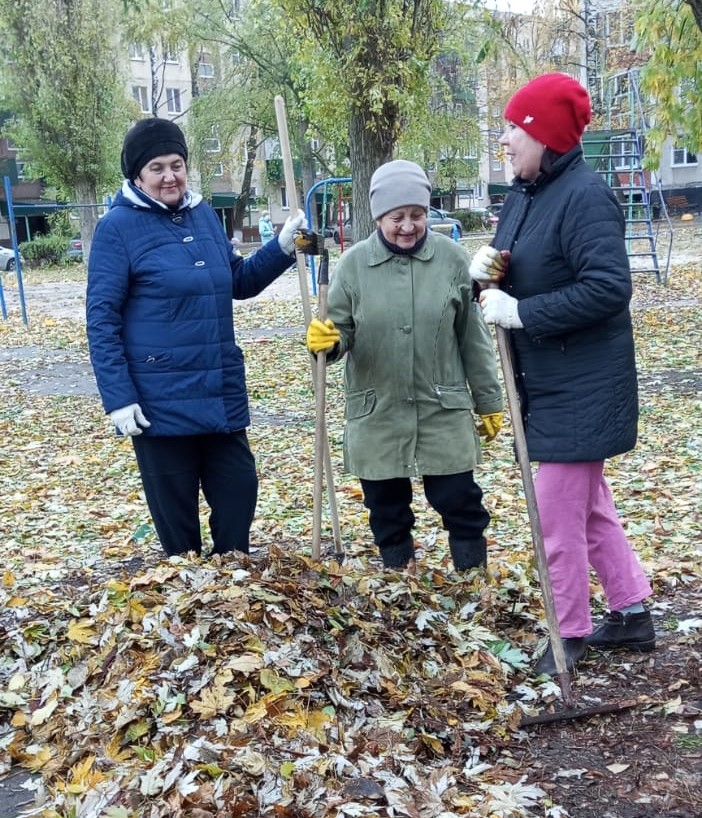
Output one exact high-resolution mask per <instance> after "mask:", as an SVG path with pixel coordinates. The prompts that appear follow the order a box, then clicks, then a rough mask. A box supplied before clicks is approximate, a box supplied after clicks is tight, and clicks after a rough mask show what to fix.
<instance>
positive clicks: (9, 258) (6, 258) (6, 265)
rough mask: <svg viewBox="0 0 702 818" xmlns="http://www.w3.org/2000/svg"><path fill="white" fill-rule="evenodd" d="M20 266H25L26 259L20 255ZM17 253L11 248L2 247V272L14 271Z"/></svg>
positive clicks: (0, 265)
mask: <svg viewBox="0 0 702 818" xmlns="http://www.w3.org/2000/svg"><path fill="white" fill-rule="evenodd" d="M20 264H22V265H24V258H23V257H22V255H21V254H20ZM16 266H17V265H16V264H15V251H14V250H13V249H12V248H11V247H0V270H14V269H15V267H16Z"/></svg>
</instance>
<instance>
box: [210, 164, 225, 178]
mask: <svg viewBox="0 0 702 818" xmlns="http://www.w3.org/2000/svg"><path fill="white" fill-rule="evenodd" d="M212 175H213V176H224V165H223V164H222V163H221V162H217V164H216V165H215V168H214V172H213V174H212Z"/></svg>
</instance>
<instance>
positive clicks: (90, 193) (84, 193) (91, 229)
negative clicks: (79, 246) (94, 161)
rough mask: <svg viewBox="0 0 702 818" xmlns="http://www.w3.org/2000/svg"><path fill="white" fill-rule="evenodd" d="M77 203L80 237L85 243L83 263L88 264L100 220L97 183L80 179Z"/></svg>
mask: <svg viewBox="0 0 702 818" xmlns="http://www.w3.org/2000/svg"><path fill="white" fill-rule="evenodd" d="M75 189H76V203H77V204H79V205H80V207H79V208H78V219H79V223H80V237H81V240H82V242H83V263H84V264H87V263H88V256H89V255H90V245H91V244H92V243H93V234H94V233H95V226H96V225H97V220H98V210H97V204H96V202H97V190H96V188H95V183H94V182H93V181H91V180H89V179H85V178H82V179H78V180H77V181H76V187H75Z"/></svg>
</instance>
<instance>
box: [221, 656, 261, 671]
mask: <svg viewBox="0 0 702 818" xmlns="http://www.w3.org/2000/svg"><path fill="white" fill-rule="evenodd" d="M225 667H226V668H229V669H230V670H235V671H236V672H237V673H243V674H244V675H248V674H249V673H254V672H255V671H257V670H260V669H261V668H262V667H263V658H262V657H261V656H259V655H258V654H256V653H242V654H241V655H240V656H232V658H231V659H229V661H228V662H227V664H226V665H225Z"/></svg>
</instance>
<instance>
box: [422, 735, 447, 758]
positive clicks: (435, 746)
mask: <svg viewBox="0 0 702 818" xmlns="http://www.w3.org/2000/svg"><path fill="white" fill-rule="evenodd" d="M419 738H420V739H421V740H422V741H423V742H424V744H426V745H427V747H431V749H432V750H433V751H434V752H435V753H436V754H437V755H439V756H442V755H443V754H444V745H443V744H442V743H441V741H439V739H438V738H437V737H436V736H431V735H429V733H420V735H419Z"/></svg>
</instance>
